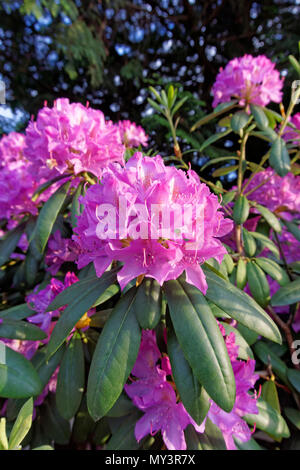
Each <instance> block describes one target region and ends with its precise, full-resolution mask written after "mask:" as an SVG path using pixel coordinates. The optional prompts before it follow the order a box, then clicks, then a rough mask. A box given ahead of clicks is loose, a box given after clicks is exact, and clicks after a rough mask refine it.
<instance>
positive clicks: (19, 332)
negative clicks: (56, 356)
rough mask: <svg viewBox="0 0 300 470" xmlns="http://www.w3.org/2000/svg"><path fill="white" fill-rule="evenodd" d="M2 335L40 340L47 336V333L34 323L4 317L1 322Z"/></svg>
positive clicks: (3, 336) (0, 334)
mask: <svg viewBox="0 0 300 470" xmlns="http://www.w3.org/2000/svg"><path fill="white" fill-rule="evenodd" d="M0 337H2V338H10V339H19V340H29V341H38V340H43V339H46V338H47V335H46V333H45V332H44V331H43V330H41V329H40V328H38V327H37V326H36V325H33V324H32V323H28V322H25V321H17V320H8V319H4V320H3V322H2V323H0Z"/></svg>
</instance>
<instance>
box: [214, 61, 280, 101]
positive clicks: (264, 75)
mask: <svg viewBox="0 0 300 470" xmlns="http://www.w3.org/2000/svg"><path fill="white" fill-rule="evenodd" d="M282 86H283V79H281V78H280V74H279V72H278V71H277V70H276V69H275V64H274V63H273V62H271V61H270V60H269V59H268V58H267V57H266V56H264V55H259V56H257V57H253V56H251V55H249V54H246V55H244V56H243V57H237V58H235V59H232V60H231V61H230V62H228V64H227V65H226V67H225V68H224V69H223V68H220V72H219V74H218V75H217V78H216V81H215V83H214V85H213V88H212V94H213V96H214V100H213V107H216V106H217V105H218V104H220V103H227V102H228V101H230V100H231V99H234V98H237V99H238V100H239V104H240V105H241V106H245V105H247V104H250V103H253V104H256V105H260V106H266V105H267V104H269V103H270V102H275V103H280V101H281V98H282V92H281V89H282Z"/></svg>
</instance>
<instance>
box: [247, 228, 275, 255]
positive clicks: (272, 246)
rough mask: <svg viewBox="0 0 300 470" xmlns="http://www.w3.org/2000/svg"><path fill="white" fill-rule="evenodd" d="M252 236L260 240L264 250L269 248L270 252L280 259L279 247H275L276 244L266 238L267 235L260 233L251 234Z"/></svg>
mask: <svg viewBox="0 0 300 470" xmlns="http://www.w3.org/2000/svg"><path fill="white" fill-rule="evenodd" d="M251 236H252V237H254V238H255V239H256V240H258V241H259V243H260V244H261V245H262V247H263V248H267V249H268V250H270V251H271V252H272V253H273V254H274V255H275V256H276V258H278V259H279V258H280V255H279V250H278V248H277V246H276V245H275V243H273V242H272V240H270V239H269V238H268V237H266V235H263V234H262V233H259V232H251Z"/></svg>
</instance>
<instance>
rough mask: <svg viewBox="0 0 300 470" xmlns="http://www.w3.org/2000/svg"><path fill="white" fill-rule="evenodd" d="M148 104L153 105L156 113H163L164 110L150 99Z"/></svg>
mask: <svg viewBox="0 0 300 470" xmlns="http://www.w3.org/2000/svg"><path fill="white" fill-rule="evenodd" d="M148 102H149V104H151V106H152V108H154V109H156V111H158V112H159V113H160V114H161V113H163V109H162V108H161V107H160V106H159V104H157V103H156V102H155V101H153V100H152V99H151V98H148Z"/></svg>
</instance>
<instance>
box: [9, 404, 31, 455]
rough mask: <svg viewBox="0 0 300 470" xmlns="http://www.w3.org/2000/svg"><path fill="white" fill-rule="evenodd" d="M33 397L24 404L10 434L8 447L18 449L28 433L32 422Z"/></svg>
mask: <svg viewBox="0 0 300 470" xmlns="http://www.w3.org/2000/svg"><path fill="white" fill-rule="evenodd" d="M32 414H33V399H32V398H29V400H27V401H26V403H25V404H24V405H23V406H22V408H21V410H20V413H19V414H18V417H17V419H16V422H15V423H14V425H13V428H12V430H11V433H10V436H9V442H8V447H9V449H10V450H17V449H18V448H19V446H20V444H21V442H22V441H23V439H24V437H25V436H26V434H27V433H28V432H29V429H30V428H31V423H32Z"/></svg>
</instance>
